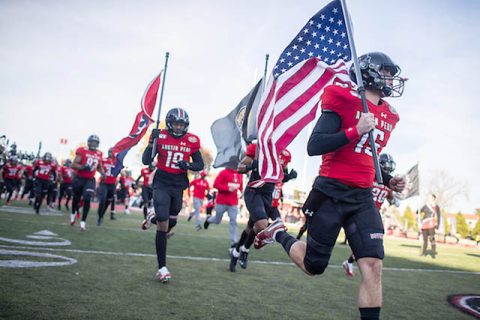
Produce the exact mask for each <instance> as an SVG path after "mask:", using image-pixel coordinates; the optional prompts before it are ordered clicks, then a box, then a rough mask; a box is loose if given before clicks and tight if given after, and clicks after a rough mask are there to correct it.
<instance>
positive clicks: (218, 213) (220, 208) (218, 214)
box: [203, 203, 228, 229]
mask: <svg viewBox="0 0 480 320" xmlns="http://www.w3.org/2000/svg"><path fill="white" fill-rule="evenodd" d="M227 209H228V206H226V205H224V204H218V203H217V205H216V208H215V216H211V217H207V218H206V219H205V222H204V223H203V228H204V229H208V226H209V225H210V223H215V224H219V223H220V222H222V218H223V214H224V213H225V211H227Z"/></svg>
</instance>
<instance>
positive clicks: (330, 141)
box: [307, 111, 349, 156]
mask: <svg viewBox="0 0 480 320" xmlns="http://www.w3.org/2000/svg"><path fill="white" fill-rule="evenodd" d="M341 123H342V120H341V119H340V116H339V115H338V114H337V113H335V112H328V111H324V112H323V113H322V115H321V116H320V118H319V119H318V121H317V124H316V125H315V128H313V132H312V134H311V136H310V139H309V140H308V145H307V152H308V155H309V156H318V155H322V154H325V153H328V152H331V151H334V150H336V149H338V148H340V147H342V146H344V145H346V144H347V143H349V140H348V138H347V135H346V134H345V131H343V130H342V131H339V130H340V126H341Z"/></svg>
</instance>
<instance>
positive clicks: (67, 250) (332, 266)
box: [0, 245, 480, 275]
mask: <svg viewBox="0 0 480 320" xmlns="http://www.w3.org/2000/svg"><path fill="white" fill-rule="evenodd" d="M0 248H7V249H23V250H45V251H55V252H72V253H83V254H98V255H110V256H112V255H113V256H130V257H155V258H156V255H155V254H149V253H135V252H112V251H96V250H79V249H60V248H43V247H35V248H32V247H23V246H7V245H0ZM167 257H168V258H169V259H181V260H192V261H216V262H225V263H227V262H230V260H229V259H221V258H210V257H193V256H172V255H168V256H167ZM249 262H250V263H255V264H265V265H282V266H293V263H291V262H282V261H255V260H249ZM329 267H330V268H335V269H339V268H342V266H340V265H329ZM383 270H385V271H400V272H426V273H454V274H471V275H480V272H473V271H458V270H445V269H411V268H389V267H384V268H383Z"/></svg>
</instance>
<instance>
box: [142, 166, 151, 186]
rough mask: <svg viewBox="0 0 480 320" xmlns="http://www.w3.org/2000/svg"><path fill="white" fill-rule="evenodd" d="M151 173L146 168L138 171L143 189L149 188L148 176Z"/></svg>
mask: <svg viewBox="0 0 480 320" xmlns="http://www.w3.org/2000/svg"><path fill="white" fill-rule="evenodd" d="M152 173H153V170H152V171H150V169H149V168H148V167H147V168H143V169H142V170H140V175H141V176H142V178H143V186H144V187H150V175H151V174H152Z"/></svg>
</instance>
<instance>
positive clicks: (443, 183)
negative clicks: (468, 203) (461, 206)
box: [422, 170, 468, 209]
mask: <svg viewBox="0 0 480 320" xmlns="http://www.w3.org/2000/svg"><path fill="white" fill-rule="evenodd" d="M422 188H423V189H425V193H424V194H429V193H434V194H435V195H436V196H437V204H438V205H439V206H440V208H444V209H452V207H454V206H455V204H457V203H458V202H459V201H462V200H468V185H467V182H466V181H462V180H459V179H456V178H454V177H452V176H450V175H449V174H448V173H447V172H446V171H443V170H435V171H433V172H432V175H431V176H430V179H429V180H427V182H426V183H425V184H423V186H422Z"/></svg>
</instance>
